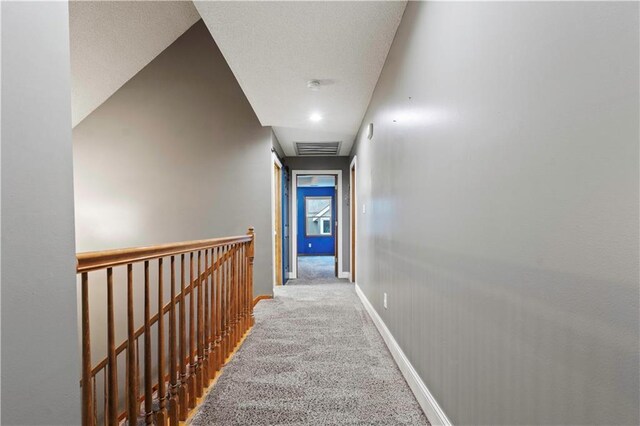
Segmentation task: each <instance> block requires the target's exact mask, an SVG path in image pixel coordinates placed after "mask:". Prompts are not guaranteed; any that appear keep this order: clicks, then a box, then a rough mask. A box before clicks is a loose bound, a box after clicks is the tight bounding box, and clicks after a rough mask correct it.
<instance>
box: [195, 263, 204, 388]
mask: <svg viewBox="0 0 640 426" xmlns="http://www.w3.org/2000/svg"><path fill="white" fill-rule="evenodd" d="M201 265H202V252H201V251H199V250H198V269H197V270H198V275H197V277H196V286H197V287H198V298H197V299H196V303H197V304H198V306H197V307H196V353H197V356H196V396H197V397H198V398H200V397H201V396H202V357H203V356H204V353H203V347H202V275H201V274H202V267H201Z"/></svg>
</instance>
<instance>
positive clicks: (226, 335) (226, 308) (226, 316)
mask: <svg viewBox="0 0 640 426" xmlns="http://www.w3.org/2000/svg"><path fill="white" fill-rule="evenodd" d="M229 250H230V246H226V253H225V256H226V258H225V262H224V282H223V285H224V362H225V364H226V362H227V358H228V357H229V354H230V353H231V348H230V346H231V345H230V339H231V335H230V333H229V331H230V318H229V315H230V313H231V303H230V300H231V298H230V293H229V291H230V289H231V286H230V285H229V283H230V278H231V274H230V273H229V272H230V256H229V253H230V251H229Z"/></svg>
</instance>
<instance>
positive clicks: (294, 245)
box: [289, 170, 349, 279]
mask: <svg viewBox="0 0 640 426" xmlns="http://www.w3.org/2000/svg"><path fill="white" fill-rule="evenodd" d="M298 175H335V176H336V180H337V187H338V189H337V193H336V212H337V213H336V218H337V219H338V235H337V242H338V251H337V256H338V278H348V277H349V275H348V273H347V272H344V271H343V270H342V170H292V171H291V192H290V193H289V194H290V197H289V199H290V200H291V211H292V214H291V216H290V221H289V222H290V223H291V234H290V235H291V237H290V238H289V240H290V241H291V256H289V259H291V262H290V263H289V265H290V268H291V272H290V274H289V278H292V279H295V278H297V277H298Z"/></svg>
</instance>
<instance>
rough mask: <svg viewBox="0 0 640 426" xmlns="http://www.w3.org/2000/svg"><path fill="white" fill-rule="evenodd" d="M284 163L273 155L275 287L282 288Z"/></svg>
mask: <svg viewBox="0 0 640 426" xmlns="http://www.w3.org/2000/svg"><path fill="white" fill-rule="evenodd" d="M282 174H283V170H282V163H281V162H280V160H279V159H278V157H277V156H276V155H275V154H273V174H272V177H271V204H272V217H273V224H272V225H273V233H272V245H273V285H274V286H280V285H282V284H283V283H284V281H283V272H282V271H283V261H282V239H283V236H282V181H283V179H282Z"/></svg>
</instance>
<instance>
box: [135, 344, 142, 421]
mask: <svg viewBox="0 0 640 426" xmlns="http://www.w3.org/2000/svg"><path fill="white" fill-rule="evenodd" d="M139 379H140V336H138V337H136V383H138V389H137V391H138V394H137V396H136V397H137V398H138V412H139V411H140V404H139V401H140V397H141V396H142V395H140V381H139Z"/></svg>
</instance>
